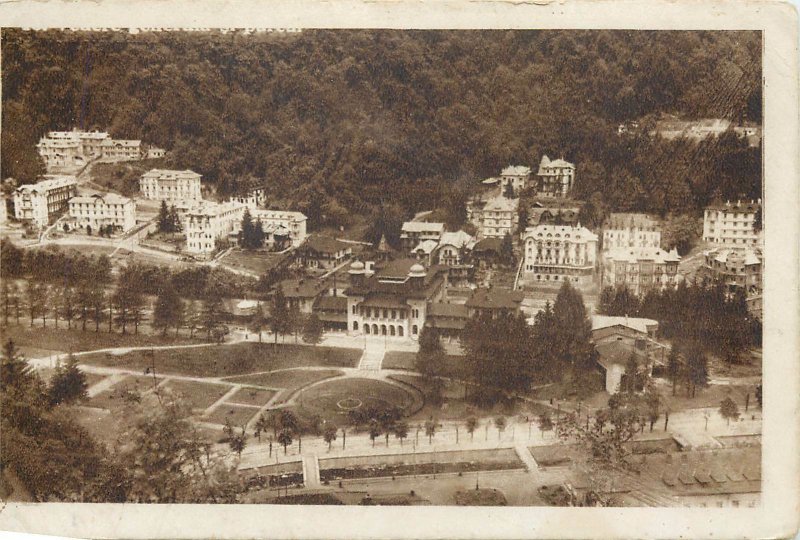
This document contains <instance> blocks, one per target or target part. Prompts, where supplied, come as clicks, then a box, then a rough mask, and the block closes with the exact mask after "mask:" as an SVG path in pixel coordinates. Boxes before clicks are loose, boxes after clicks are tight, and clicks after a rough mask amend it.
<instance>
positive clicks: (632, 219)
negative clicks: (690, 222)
mask: <svg viewBox="0 0 800 540" xmlns="http://www.w3.org/2000/svg"><path fill="white" fill-rule="evenodd" d="M660 247H661V228H660V226H659V224H658V221H657V220H655V219H653V218H651V217H650V216H648V215H647V214H628V213H614V214H611V215H610V216H609V218H608V220H606V223H605V224H604V226H603V250H604V251H607V250H609V249H617V248H660Z"/></svg>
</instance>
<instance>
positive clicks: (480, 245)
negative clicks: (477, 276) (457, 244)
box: [472, 238, 503, 253]
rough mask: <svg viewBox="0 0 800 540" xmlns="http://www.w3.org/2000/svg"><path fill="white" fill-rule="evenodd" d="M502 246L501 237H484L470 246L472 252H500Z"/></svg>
mask: <svg viewBox="0 0 800 540" xmlns="http://www.w3.org/2000/svg"><path fill="white" fill-rule="evenodd" d="M502 246H503V239H502V238H484V239H483V240H478V242H476V243H475V246H474V247H473V248H472V252H473V253H483V252H487V251H495V252H497V253H500V249H501V248H502Z"/></svg>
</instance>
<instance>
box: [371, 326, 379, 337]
mask: <svg viewBox="0 0 800 540" xmlns="http://www.w3.org/2000/svg"><path fill="white" fill-rule="evenodd" d="M372 333H373V334H375V335H376V336H377V335H378V325H377V324H373V325H372Z"/></svg>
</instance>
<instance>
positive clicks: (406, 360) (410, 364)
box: [381, 351, 417, 371]
mask: <svg viewBox="0 0 800 540" xmlns="http://www.w3.org/2000/svg"><path fill="white" fill-rule="evenodd" d="M416 358H417V353H413V352H408V351H387V352H386V354H385V355H384V356H383V363H382V364H381V369H408V370H412V371H413V370H415V369H416V368H415V367H414V363H415V361H416Z"/></svg>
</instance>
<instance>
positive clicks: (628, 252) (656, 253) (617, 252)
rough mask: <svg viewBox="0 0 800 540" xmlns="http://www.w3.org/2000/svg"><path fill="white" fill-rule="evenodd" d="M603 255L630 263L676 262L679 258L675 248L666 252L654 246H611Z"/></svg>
mask: <svg viewBox="0 0 800 540" xmlns="http://www.w3.org/2000/svg"><path fill="white" fill-rule="evenodd" d="M603 257H604V258H605V259H606V260H607V261H614V262H630V263H635V262H639V261H653V262H655V263H657V264H664V263H670V262H674V263H677V262H679V261H680V260H681V256H680V255H678V250H677V249H675V248H672V251H669V252H667V251H664V250H663V249H661V248H654V247H635V248H626V247H622V248H612V249H610V250H608V251H607V252H606V253H605V255H603Z"/></svg>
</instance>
